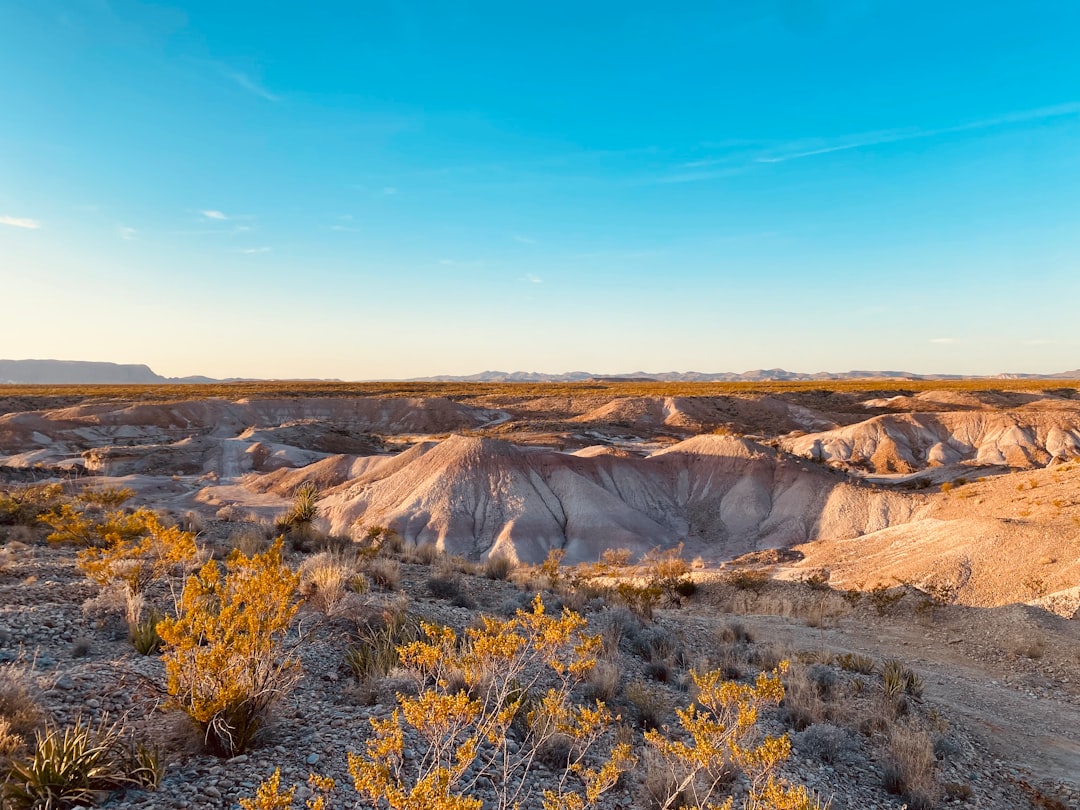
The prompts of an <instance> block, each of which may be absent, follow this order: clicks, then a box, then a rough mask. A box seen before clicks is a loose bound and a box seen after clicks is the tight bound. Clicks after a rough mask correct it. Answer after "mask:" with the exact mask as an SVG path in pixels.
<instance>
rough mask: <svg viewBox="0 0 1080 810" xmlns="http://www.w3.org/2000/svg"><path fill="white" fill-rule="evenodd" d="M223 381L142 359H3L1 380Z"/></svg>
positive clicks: (33, 382)
mask: <svg viewBox="0 0 1080 810" xmlns="http://www.w3.org/2000/svg"><path fill="white" fill-rule="evenodd" d="M212 382H223V380H215V379H212V378H210V377H162V376H161V375H160V374H155V373H154V372H153V371H152V370H151V368H150V366H147V365H143V364H141V363H138V364H136V363H124V364H121V363H95V362H88V361H83V360H0V383H16V384H21V385H66V384H72V385H123V384H127V385H155V384H169V383H212Z"/></svg>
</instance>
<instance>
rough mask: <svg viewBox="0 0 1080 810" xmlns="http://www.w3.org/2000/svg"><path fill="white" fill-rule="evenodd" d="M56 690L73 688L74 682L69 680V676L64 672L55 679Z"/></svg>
mask: <svg viewBox="0 0 1080 810" xmlns="http://www.w3.org/2000/svg"><path fill="white" fill-rule="evenodd" d="M56 688H57V689H63V690H65V691H67V690H70V689H74V688H75V681H73V680H71V676H70V675H68V674H67V673H66V672H65V673H64V674H63V675H61V676H60V677H59V678H57V679H56Z"/></svg>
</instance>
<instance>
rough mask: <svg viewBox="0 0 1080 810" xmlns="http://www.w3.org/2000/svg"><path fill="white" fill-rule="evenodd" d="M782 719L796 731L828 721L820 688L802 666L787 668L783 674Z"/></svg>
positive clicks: (827, 713)
mask: <svg viewBox="0 0 1080 810" xmlns="http://www.w3.org/2000/svg"><path fill="white" fill-rule="evenodd" d="M783 707H784V719H785V720H786V721H787V723H788V724H789V725H791V727H792V728H794V729H795V730H796V731H802V730H803V729H805V728H808V727H809V726H812V725H813V724H815V723H823V722H825V721H826V720H827V719H828V716H829V708H828V705H827V702H826V700H825V698H824V697H823V695H822V690H821V688H820V687H819V686H818V685H817V684H816V683H815V682H814V681H813V679H812V678H811V677H810V671H809V670H808V669H807V668H806V667H804V666H802V665H796V666H792V667H789V669H788V671H787V672H786V673H785V674H784V696H783Z"/></svg>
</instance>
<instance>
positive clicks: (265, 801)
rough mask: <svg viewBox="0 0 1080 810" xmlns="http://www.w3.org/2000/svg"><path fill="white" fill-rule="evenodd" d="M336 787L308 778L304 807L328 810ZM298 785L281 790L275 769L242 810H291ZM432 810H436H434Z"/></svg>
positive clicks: (331, 782)
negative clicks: (307, 796) (306, 797)
mask: <svg viewBox="0 0 1080 810" xmlns="http://www.w3.org/2000/svg"><path fill="white" fill-rule="evenodd" d="M335 787H336V785H335V783H334V780H333V779H331V778H330V777H328V776H317V775H316V774H311V775H310V776H309V777H308V794H309V795H310V796H311V798H309V799H308V800H307V801H306V802H305V803H304V806H305V807H306V808H307V809H308V810H326V807H327V805H326V800H327V799H328V798H329V796H330V794H331V793H332V792H333V791H334V788H335ZM295 795H296V785H293V786H292V787H291V788H289V789H288V790H282V789H281V768H275V769H274V772H273V774H271V775H270V776H269V777H268V778H266V779H265V780H263V782H262V784H260V785H259V787H258V790H257V791H256V792H255V797H254V798H251V799H246V798H245V799H240V808H241V810H290V808H291V807H292V806H293V796H295ZM431 810H435V808H432V809H431Z"/></svg>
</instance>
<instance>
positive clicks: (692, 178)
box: [653, 161, 750, 185]
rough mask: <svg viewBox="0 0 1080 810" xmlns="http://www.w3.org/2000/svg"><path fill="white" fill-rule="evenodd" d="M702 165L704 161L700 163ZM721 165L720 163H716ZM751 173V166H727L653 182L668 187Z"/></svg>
mask: <svg viewBox="0 0 1080 810" xmlns="http://www.w3.org/2000/svg"><path fill="white" fill-rule="evenodd" d="M698 162H699V163H701V162H702V161H698ZM715 162H716V163H720V161H715ZM748 171H750V167H749V166H727V167H725V168H722V169H706V170H701V171H683V172H676V173H674V174H669V175H665V176H663V177H658V178H656V179H655V180H654V181H653V182H655V183H660V184H661V185H666V184H668V183H696V182H698V181H700V180H720V179H721V178H724V177H734V176H735V175H739V174H745V173H746V172H748Z"/></svg>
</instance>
